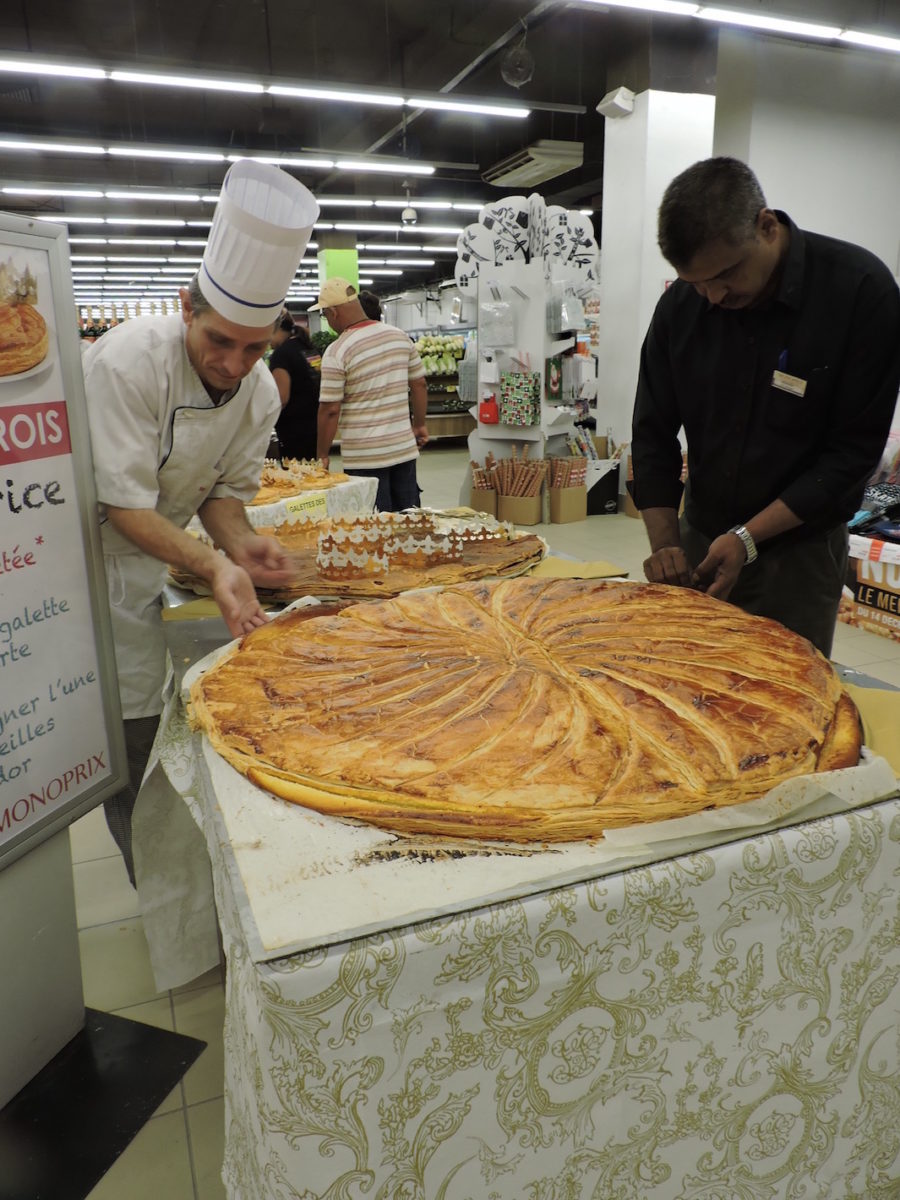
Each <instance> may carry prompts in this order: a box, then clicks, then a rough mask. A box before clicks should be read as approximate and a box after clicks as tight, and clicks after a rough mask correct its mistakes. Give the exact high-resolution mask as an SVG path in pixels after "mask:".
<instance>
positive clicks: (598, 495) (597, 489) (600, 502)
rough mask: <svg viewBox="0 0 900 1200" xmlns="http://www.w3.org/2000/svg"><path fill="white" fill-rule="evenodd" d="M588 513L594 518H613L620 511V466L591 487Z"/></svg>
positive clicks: (588, 495)
mask: <svg viewBox="0 0 900 1200" xmlns="http://www.w3.org/2000/svg"><path fill="white" fill-rule="evenodd" d="M587 511H588V515H589V516H592V517H597V516H611V515H613V514H614V513H617V512H618V511H619V467H618V464H616V466H615V467H614V468H613V469H612V470H611V471H607V472H606V474H605V475H602V476H601V477H600V478H599V479H598V480H597V482H596V483H594V484H592V485H591V488H590V490H589V491H588V494H587Z"/></svg>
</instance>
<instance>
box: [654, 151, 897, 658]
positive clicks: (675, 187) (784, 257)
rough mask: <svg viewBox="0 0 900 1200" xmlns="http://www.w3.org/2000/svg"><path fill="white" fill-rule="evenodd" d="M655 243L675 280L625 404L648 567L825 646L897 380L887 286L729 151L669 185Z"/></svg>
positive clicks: (893, 300)
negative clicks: (805, 225) (806, 226)
mask: <svg viewBox="0 0 900 1200" xmlns="http://www.w3.org/2000/svg"><path fill="white" fill-rule="evenodd" d="M659 245H660V249H661V250H662V252H663V254H664V255H665V257H666V258H667V259H668V261H669V262H670V263H671V264H672V266H673V267H674V268H675V270H676V272H677V274H678V280H677V281H676V282H675V283H674V284H673V285H672V286H671V287H670V288H669V289H668V290H667V291H666V292H665V294H664V295H663V296H662V297H661V299H660V301H659V303H658V304H657V306H656V311H655V313H654V315H653V320H652V322H651V324H650V328H649V330H648V332H647V336H646V339H645V341H644V345H643V349H642V351H641V365H640V376H639V380H638V388H637V399H636V402H635V409H634V420H633V433H632V464H633V467H634V481H633V485H632V494H633V497H634V501H635V504H636V505H637V507H638V508H639V509H640V510H641V515H642V517H643V518H644V523H645V525H646V529H647V535H648V538H649V540H650V550H651V554H650V557H649V558H648V559H647V560H646V562H645V563H644V572H645V574H646V576H647V579H648V580H650V581H651V582H654V583H670V584H679V585H682V586H686V587H691V586H693V587H698V588H700V589H702V590H704V591H706V593H707V594H708V595H710V596H716V597H719V598H720V599H723V600H725V599H730V600H731V601H732V602H733V603H734V604H737V605H738V606H739V607H740V608H743V609H744V610H746V611H747V612H752V613H758V614H761V615H762V616H768V617H773V618H774V619H775V620H778V621H781V622H782V623H783V624H784V625H786V626H787V627H788V628H789V629H793V630H795V631H796V632H797V633H800V634H802V635H803V636H804V637H807V638H809V640H810V641H811V642H812V643H813V644H814V645H816V646H818V648H819V649H820V650H821V651H822V652H823V653H824V654H825V655H828V654H830V652H831V642H832V638H833V635H834V623H835V618H836V616H837V608H838V603H839V601H840V596H841V588H842V586H843V583H844V573H845V570H846V564H847V524H846V523H847V520H848V519H849V518H850V517H851V516H852V515H853V514H854V512H855V511H856V510H857V508H858V507H859V503H860V500H861V498H862V493H863V489H864V487H865V484H866V481H867V479H868V478H869V476H870V475H871V473H872V471H873V470H874V469H875V466H876V465H877V463H878V460H879V457H880V455H881V451H882V449H883V447H884V444H885V441H886V439H887V434H888V431H889V429H890V424H891V418H892V415H893V412H894V406H895V403H896V400H897V389H898V386H900V293H898V290H897V285H896V284H895V282H894V280H893V278H892V276H891V274H890V272H889V271H888V269H887V267H885V265H884V264H883V263H882V262H881V261H880V260H879V259H877V258H876V257H875V256H874V255H872V254H870V253H869V252H868V251H867V250H864V249H862V248H861V247H859V246H854V245H851V244H850V243H848V242H841V241H837V240H836V239H834V238H828V237H823V236H822V235H820V234H815V233H808V232H806V231H803V230H800V229H798V228H797V226H796V225H795V224H794V223H793V221H792V220H791V219H790V217H788V216H787V215H786V214H785V213H783V212H779V211H777V210H773V209H771V208H768V207H767V206H766V201H765V197H764V196H763V193H762V190H761V189H760V186H759V183H758V181H757V179H756V177H755V175H754V174H753V172H752V171H751V170H750V168H749V167H747V166H746V165H745V164H744V163H741V162H738V161H737V160H736V159H733V158H711V159H707V160H705V161H703V162H699V163H695V164H694V166H692V167H689V168H688V169H687V170H686V171H684V172H682V174H681V175H679V176H678V177H677V178H676V179H674V180H673V181H672V182H671V183H670V184H669V186H668V188H667V189H666V192H665V195H664V196H663V200H662V204H661V205H660V210H659ZM682 427H683V428H684V432H685V438H686V441H687V452H688V482H687V485H686V488H685V507H684V515H683V517H682V519H681V521H680V522H679V519H678V515H677V510H678V505H679V502H680V499H681V494H682V485H681V482H680V475H681V467H682V456H681V446H680V443H679V440H678V432H679V429H681V428H682Z"/></svg>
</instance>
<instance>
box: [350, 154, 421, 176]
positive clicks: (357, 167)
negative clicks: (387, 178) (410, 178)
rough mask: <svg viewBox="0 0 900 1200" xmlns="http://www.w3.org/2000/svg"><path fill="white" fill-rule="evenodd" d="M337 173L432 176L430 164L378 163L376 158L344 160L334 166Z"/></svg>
mask: <svg viewBox="0 0 900 1200" xmlns="http://www.w3.org/2000/svg"><path fill="white" fill-rule="evenodd" d="M334 165H335V166H336V167H337V169H338V170H339V171H384V172H386V173H387V174H392V175H433V174H434V167H433V166H432V165H431V164H430V163H404V162H379V161H378V159H377V158H368V159H361V158H345V159H338V161H337V162H336V163H335V164H334Z"/></svg>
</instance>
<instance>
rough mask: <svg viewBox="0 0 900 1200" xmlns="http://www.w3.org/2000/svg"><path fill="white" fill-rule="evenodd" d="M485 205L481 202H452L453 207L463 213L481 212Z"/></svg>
mask: <svg viewBox="0 0 900 1200" xmlns="http://www.w3.org/2000/svg"><path fill="white" fill-rule="evenodd" d="M486 203H488V202H487V201H482V200H454V201H453V207H454V208H458V209H461V210H464V211H465V212H481V210H482V209H483V208H484V206H485V204H486Z"/></svg>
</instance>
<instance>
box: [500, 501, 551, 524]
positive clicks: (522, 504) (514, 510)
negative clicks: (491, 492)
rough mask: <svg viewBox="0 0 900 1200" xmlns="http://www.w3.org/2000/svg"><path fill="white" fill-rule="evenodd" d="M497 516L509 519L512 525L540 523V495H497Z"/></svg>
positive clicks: (505, 519) (503, 519) (501, 518)
mask: <svg viewBox="0 0 900 1200" xmlns="http://www.w3.org/2000/svg"><path fill="white" fill-rule="evenodd" d="M497 518H498V520H500V521H511V522H512V524H513V525H539V524H540V523H541V497H540V495H537V496H498V497H497Z"/></svg>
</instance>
